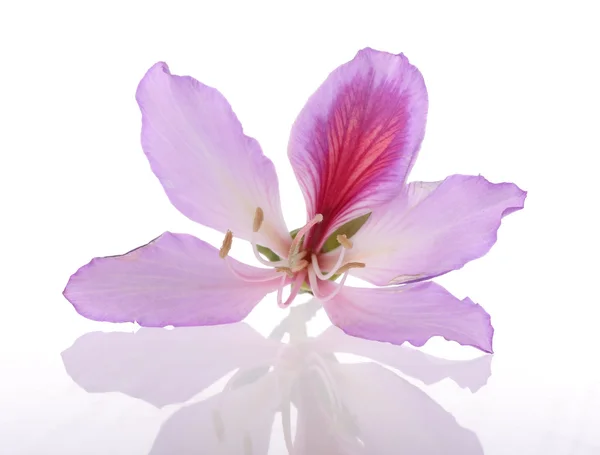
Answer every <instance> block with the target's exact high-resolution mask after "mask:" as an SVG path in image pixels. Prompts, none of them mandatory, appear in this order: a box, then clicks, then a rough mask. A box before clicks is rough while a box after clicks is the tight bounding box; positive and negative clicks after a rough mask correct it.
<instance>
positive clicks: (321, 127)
mask: <svg viewBox="0 0 600 455" xmlns="http://www.w3.org/2000/svg"><path fill="white" fill-rule="evenodd" d="M136 98H137V101H138V103H139V106H140V109H141V112H142V148H143V150H144V152H145V154H146V156H147V157H148V160H149V161H150V165H151V167H152V170H153V171H154V173H155V174H156V176H157V177H158V179H159V180H160V182H161V183H162V185H163V187H164V189H165V192H166V194H167V196H168V197H169V199H170V201H171V202H172V203H173V205H175V207H177V208H178V209H179V210H180V211H181V212H182V213H183V214H184V215H186V216H188V217H189V218H190V219H192V220H194V221H196V222H198V223H201V224H203V225H205V226H208V227H210V228H213V229H217V230H220V231H221V232H223V233H225V240H224V241H223V245H222V247H221V249H220V250H217V249H216V248H214V247H213V246H211V245H209V244H207V243H205V242H203V241H201V240H199V239H197V238H195V237H192V236H190V235H185V234H173V233H169V232H166V233H164V234H163V235H161V236H160V237H158V238H156V239H155V240H153V241H151V242H150V243H148V244H147V245H144V246H142V247H140V248H137V249H135V250H133V251H130V252H129V253H126V254H124V255H122V256H116V257H108V258H96V259H93V260H92V261H91V262H90V263H89V264H87V265H86V266H84V267H82V268H81V269H79V270H78V271H77V272H76V273H75V274H74V275H73V276H72V277H71V279H70V281H69V283H68V284H67V287H66V289H65V292H64V295H65V296H66V298H67V299H68V300H69V301H70V302H71V303H72V304H73V305H74V307H75V309H76V310H77V311H78V312H79V313H80V314H82V315H83V316H85V317H88V318H90V319H95V320H101V321H112V322H134V321H136V322H137V323H139V324H140V325H142V326H167V325H173V326H197V325H215V324H226V323H233V322H237V321H240V320H242V319H244V318H245V317H246V316H247V315H248V314H249V312H250V311H251V310H252V309H253V308H254V307H255V306H256V305H257V304H258V302H259V301H260V300H262V298H263V297H264V296H265V295H266V294H268V293H270V292H274V291H277V301H278V303H279V306H281V307H283V308H285V307H287V306H289V305H290V304H291V303H292V301H293V300H294V298H295V297H296V296H297V295H298V293H300V292H302V291H308V292H311V293H312V294H313V295H314V296H315V297H316V298H317V299H319V300H320V301H321V302H322V304H323V306H324V308H325V311H326V312H327V313H328V315H329V317H330V319H331V321H332V322H333V324H335V325H337V326H338V327H340V328H341V329H342V330H344V331H345V332H346V333H348V334H350V335H355V336H358V337H363V338H367V339H371V340H379V341H388V342H391V343H396V344H401V343H403V342H405V341H409V342H411V343H412V344H413V345H416V346H421V345H423V344H424V343H425V342H426V341H427V340H428V339H429V338H431V337H432V336H436V335H440V336H443V337H445V338H446V339H449V340H454V341H457V342H458V343H461V344H464V345H472V346H475V347H477V348H479V349H481V350H483V351H486V352H491V351H492V335H493V328H492V326H491V324H490V318H489V315H488V314H487V313H486V312H485V311H484V310H483V309H482V308H481V307H480V306H479V305H476V304H474V303H473V302H472V301H471V300H469V299H464V300H459V299H457V298H455V297H453V296H452V295H450V294H449V293H448V292H447V291H446V290H445V289H443V288H442V287H441V286H439V285H437V284H435V283H432V282H428V281H426V280H428V279H430V278H432V277H435V276H439V275H442V274H444V273H447V272H449V271H451V270H455V269H458V268H461V267H462V266H463V265H464V264H465V263H466V262H468V261H470V260H473V259H475V258H478V257H480V256H482V255H484V254H485V253H487V251H488V250H489V249H490V248H491V246H492V245H493V244H494V243H495V241H496V231H497V230H498V228H499V226H500V221H501V219H502V217H503V216H504V215H506V214H508V213H511V212H513V211H515V210H519V209H521V208H522V207H523V203H524V199H525V197H526V193H525V192H524V191H522V190H520V189H519V188H518V187H517V186H516V185H514V184H511V183H501V184H493V183H490V182H488V181H487V180H486V179H484V178H483V177H481V176H463V175H453V176H450V177H448V178H446V179H445V180H443V181H441V182H413V183H410V184H407V183H406V179H407V175H408V173H409V172H410V170H411V168H412V166H413V164H414V162H415V159H416V156H417V152H418V151H419V148H420V145H421V141H422V139H423V136H424V133H425V123H426V114H427V106H428V100H427V91H426V88H425V84H424V81H423V78H422V76H421V74H420V72H419V71H418V70H417V68H415V67H414V66H413V65H411V64H410V63H409V61H408V59H407V58H406V57H405V56H404V55H402V54H400V55H392V54H389V53H385V52H379V51H375V50H372V49H363V50H361V51H359V52H358V54H357V55H356V57H355V58H354V59H353V60H351V61H350V62H348V63H346V64H344V65H342V66H340V67H339V68H337V69H336V70H334V71H333V72H332V73H331V74H330V75H329V77H328V78H327V79H326V81H325V82H324V83H323V84H322V85H321V87H320V88H319V89H318V90H317V91H316V93H315V94H314V95H313V96H312V97H311V98H310V99H309V100H308V102H307V104H306V106H305V107H304V108H303V110H302V111H301V112H300V114H299V116H298V118H297V120H296V121H295V123H294V125H293V127H292V131H291V137H290V141H289V148H288V155H289V158H290V161H291V164H292V167H293V169H294V172H295V174H296V177H297V179H298V182H299V184H300V187H301V189H302V192H303V194H304V199H305V202H306V210H307V218H306V220H307V221H306V224H305V225H304V226H303V227H301V228H300V229H296V230H294V231H292V232H291V233H290V232H289V230H288V228H287V227H286V225H285V222H284V219H283V215H282V213H281V204H280V198H279V189H278V181H277V175H276V173H275V169H274V166H273V164H272V163H271V161H270V160H269V159H268V158H266V157H265V156H264V155H263V153H262V151H261V148H260V146H259V144H258V142H257V141H256V140H254V139H252V138H250V137H248V136H246V135H245V134H244V132H243V130H242V126H241V124H240V122H239V121H238V119H237V118H236V116H235V114H234V113H233V111H232V110H231V107H230V106H229V104H228V103H227V101H226V100H225V98H224V97H223V96H222V95H221V94H220V93H219V92H218V91H217V90H215V89H214V88H211V87H208V86H206V85H204V84H202V83H200V82H198V81H196V80H195V79H192V78H191V77H187V76H185V77H181V76H175V75H172V74H171V73H170V71H169V68H168V67H167V65H166V64H165V63H157V64H156V65H154V66H153V67H152V68H150V70H149V71H148V72H147V73H146V75H145V76H144V78H143V79H142V81H141V82H140V84H139V87H138V89H137V94H136ZM234 237H236V238H240V239H245V240H248V241H250V242H251V243H252V246H253V251H254V255H255V256H256V259H257V261H258V262H259V263H260V264H261V265H262V266H264V267H261V268H258V267H253V266H249V265H246V264H242V263H240V262H238V261H236V260H235V259H233V258H231V257H229V256H228V253H229V249H230V248H231V244H232V241H233V238H234ZM349 275H353V276H356V277H358V278H361V279H363V280H366V281H368V282H370V283H372V284H375V285H377V286H385V287H382V288H375V289H372V288H353V287H349V286H345V281H346V278H347V277H348V276H349ZM336 279H339V282H336V281H335V280H336ZM288 285H290V293H289V296H288V297H287V298H284V296H283V290H284V288H286V287H287V286H288Z"/></svg>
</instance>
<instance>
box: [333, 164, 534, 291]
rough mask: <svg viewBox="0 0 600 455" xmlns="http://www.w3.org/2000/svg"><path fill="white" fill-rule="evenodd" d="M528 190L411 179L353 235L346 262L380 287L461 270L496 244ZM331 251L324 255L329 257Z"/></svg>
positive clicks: (463, 179) (477, 181)
mask: <svg viewBox="0 0 600 455" xmlns="http://www.w3.org/2000/svg"><path fill="white" fill-rule="evenodd" d="M526 195H527V193H526V192H525V191H522V190H521V189H519V188H518V187H517V186H516V185H514V184H512V183H498V184H494V183H490V182H488V181H487V180H486V179H485V178H483V177H481V176H464V175H453V176H450V177H448V178H446V179H445V180H444V181H442V182H434V183H425V182H414V183H411V184H410V185H408V187H407V189H406V191H405V192H404V193H403V194H402V195H401V196H399V197H398V198H396V199H395V200H394V201H392V202H391V203H390V204H388V205H387V206H385V207H382V208H380V209H378V210H375V211H374V212H373V214H372V215H371V217H370V218H369V220H368V221H367V222H366V223H365V225H364V226H363V227H362V228H361V229H360V231H358V233H357V234H356V235H355V236H354V237H353V238H352V242H353V244H354V247H353V248H352V249H351V250H349V251H347V252H346V260H347V261H357V262H363V263H365V264H366V267H365V268H362V269H352V270H351V273H352V274H353V275H355V276H357V277H359V278H362V279H364V280H367V281H369V282H371V283H374V284H377V285H380V286H383V285H386V284H400V283H406V282H411V281H420V280H424V279H428V278H431V277H434V276H438V275H442V274H444V273H447V272H449V271H451V270H455V269H459V268H461V267H462V266H463V265H465V264H466V263H467V262H469V261H471V260H473V259H477V258H479V257H481V256H483V255H485V254H486V253H487V252H488V251H489V250H490V248H491V247H492V246H493V245H494V243H496V238H497V231H498V228H499V227H500V223H501V220H502V218H503V217H504V216H505V215H507V214H509V213H512V212H514V211H516V210H520V209H522V208H523V205H524V201H525V197H526ZM334 255H335V252H333V253H329V254H328V255H327V257H323V258H322V263H323V264H327V263H330V262H332V261H333V256H334Z"/></svg>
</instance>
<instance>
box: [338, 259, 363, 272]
mask: <svg viewBox="0 0 600 455" xmlns="http://www.w3.org/2000/svg"><path fill="white" fill-rule="evenodd" d="M364 267H365V263H364V262H348V263H347V264H344V265H343V266H341V267H340V268H339V269H338V270H337V272H335V273H336V274H337V275H341V274H342V273H344V272H347V271H348V270H350V269H362V268H364Z"/></svg>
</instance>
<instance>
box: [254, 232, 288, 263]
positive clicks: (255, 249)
mask: <svg viewBox="0 0 600 455" xmlns="http://www.w3.org/2000/svg"><path fill="white" fill-rule="evenodd" d="M250 243H251V244H252V252H253V253H254V257H255V258H256V259H257V261H258V262H260V263H261V264H262V265H266V266H267V267H279V266H283V265H287V263H288V261H286V260H281V261H273V262H271V261H267V260H266V259H264V258H263V257H262V256H261V255H260V253H259V252H258V245H257V244H256V240H254V236H252V241H251V242H250Z"/></svg>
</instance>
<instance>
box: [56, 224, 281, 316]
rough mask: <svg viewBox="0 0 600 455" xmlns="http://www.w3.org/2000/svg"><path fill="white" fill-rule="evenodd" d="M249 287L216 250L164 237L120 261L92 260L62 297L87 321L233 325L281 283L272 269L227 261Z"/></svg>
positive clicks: (196, 242) (190, 239)
mask: <svg viewBox="0 0 600 455" xmlns="http://www.w3.org/2000/svg"><path fill="white" fill-rule="evenodd" d="M229 260H230V261H232V263H233V265H234V267H235V268H236V270H237V271H238V272H239V273H241V274H244V275H245V276H249V277H254V278H265V279H268V278H269V276H271V275H272V276H273V279H271V280H268V281H262V282H253V283H248V282H245V281H242V280H240V279H239V278H237V277H236V276H234V275H233V274H232V273H231V271H230V270H229V269H228V268H227V265H226V263H225V261H224V260H223V259H221V258H220V257H219V254H218V250H217V249H216V248H214V247H212V246H210V245H209V244H207V243H205V242H203V241H202V240H199V239H197V238H195V237H193V236H191V235H187V234H172V233H169V232H166V233H164V234H162V235H161V236H160V237H158V238H157V239H155V240H153V241H151V242H150V243H148V244H147V245H144V246H142V247H140V248H137V249H135V250H133V251H130V252H129V253H126V254H124V255H122V256H111V257H105V258H96V259H92V261H91V262H90V263H89V264H87V265H85V266H83V267H82V268H80V269H79V270H78V271H77V272H76V273H75V274H74V275H73V276H72V277H71V279H70V280H69V283H68V284H67V287H66V289H65V292H64V295H65V297H66V298H67V299H68V300H69V301H70V302H71V303H72V304H73V306H74V307H75V309H76V310H77V312H78V313H80V314H81V315H83V316H85V317H86V318H89V319H94V320H97V321H109V322H137V323H138V324H140V325H141V326H147V327H164V326H167V325H173V326H199V325H216V324H227V323H232V322H238V321H241V320H242V319H244V318H245V317H246V316H247V315H248V313H250V311H251V310H252V309H253V308H254V307H255V306H256V304H258V302H260V300H261V299H262V298H263V297H264V296H265V295H266V294H267V293H269V292H272V291H274V290H275V289H277V287H278V286H279V284H280V279H279V277H278V276H277V274H274V272H273V271H272V269H258V268H255V267H250V266H248V265H245V264H242V263H240V262H238V261H235V260H234V259H232V258H229Z"/></svg>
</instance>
